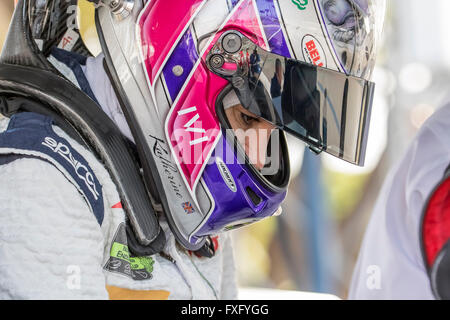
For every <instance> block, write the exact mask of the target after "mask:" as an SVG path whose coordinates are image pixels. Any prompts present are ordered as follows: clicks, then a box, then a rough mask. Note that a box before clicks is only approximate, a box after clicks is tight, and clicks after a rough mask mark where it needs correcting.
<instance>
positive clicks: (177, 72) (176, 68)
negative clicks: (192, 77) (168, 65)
mask: <svg viewBox="0 0 450 320" xmlns="http://www.w3.org/2000/svg"><path fill="white" fill-rule="evenodd" d="M183 72H184V69H183V67H182V66H180V65H176V66H174V67H173V68H172V73H173V74H174V75H176V76H177V77H180V76H181V75H182V74H183Z"/></svg>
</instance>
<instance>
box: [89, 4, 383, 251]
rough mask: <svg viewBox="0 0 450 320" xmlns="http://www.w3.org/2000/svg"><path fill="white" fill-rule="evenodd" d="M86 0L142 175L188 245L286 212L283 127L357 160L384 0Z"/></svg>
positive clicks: (366, 121) (364, 134) (362, 148)
mask: <svg viewBox="0 0 450 320" xmlns="http://www.w3.org/2000/svg"><path fill="white" fill-rule="evenodd" d="M93 2H96V3H97V4H98V6H97V10H96V24H97V31H98V34H99V38H100V43H101V46H102V51H103V53H104V55H105V61H106V67H107V70H108V73H109V75H110V78H111V80H112V83H113V86H114V87H115V90H116V92H117V95H118V97H119V99H120V103H121V105H122V108H123V111H124V114H125V116H126V119H127V122H128V124H129V125H130V129H131V131H132V134H133V137H134V140H135V142H136V146H137V149H138V152H139V155H140V160H141V162H142V167H143V175H144V178H145V181H146V184H147V186H148V188H149V190H150V193H151V196H152V198H153V200H154V203H155V204H157V205H158V206H160V207H161V210H162V211H163V212H164V213H165V216H166V218H167V220H168V222H169V225H170V227H171V230H172V231H173V233H174V234H175V236H176V238H177V240H178V241H179V242H180V244H182V245H183V246H184V247H185V248H187V249H189V250H197V249H199V248H200V247H202V246H203V244H204V242H205V239H206V238H207V237H208V236H209V235H213V234H217V233H219V232H222V231H226V230H230V229H234V228H236V227H239V226H242V225H246V224H249V223H252V222H255V221H259V220H261V219H264V218H267V217H270V216H273V215H276V214H279V213H280V212H281V209H280V204H281V202H282V201H283V200H284V198H285V196H286V191H287V187H288V182H289V175H290V172H289V159H288V152H287V151H288V148H287V143H286V138H285V135H284V132H287V133H289V134H291V135H293V136H294V137H297V138H299V139H301V140H303V141H304V142H306V143H307V144H308V146H309V147H310V148H311V149H312V150H313V151H315V152H317V153H319V152H321V151H325V152H327V153H329V154H332V155H334V156H336V157H339V158H341V159H343V160H345V161H348V162H351V163H354V164H356V165H363V164H364V157H365V149H366V142H367V135H368V128H369V121H370V110H371V107H372V99H373V92H374V84H373V83H372V82H370V77H371V73H372V70H373V67H374V63H375V56H376V49H377V43H378V39H379V35H380V31H381V26H382V22H383V13H384V1H380V0H377V1H374V0H310V1H308V0H292V1H289V0H280V1H277V0H241V1H237V0H208V1H206V0H189V1H175V0H152V1H138V0H134V1H133V0H103V1H98V0H97V1H93ZM235 120H239V121H243V123H244V124H246V125H248V126H247V127H244V128H242V127H240V126H239V125H238V126H236V125H235V124H236V121H235ZM252 124H253V125H252ZM258 125H259V126H258ZM260 127H264V128H265V130H266V132H268V134H267V133H261V132H258V131H256V133H255V132H253V131H254V130H253V131H252V130H249V129H254V128H260ZM252 135H253V137H256V139H252ZM262 138H267V139H266V141H265V142H263V143H261V140H264V139H262ZM255 144H260V146H261V148H258V147H255ZM249 150H258V152H259V153H261V150H262V153H264V154H263V156H262V157H254V156H253V155H251V154H249ZM255 159H256V160H255ZM261 159H262V163H261V161H260V160H261Z"/></svg>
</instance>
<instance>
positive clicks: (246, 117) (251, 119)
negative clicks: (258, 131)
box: [241, 112, 258, 125]
mask: <svg viewBox="0 0 450 320" xmlns="http://www.w3.org/2000/svg"><path fill="white" fill-rule="evenodd" d="M241 118H242V120H243V121H244V122H245V124H248V125H250V124H251V123H252V122H254V121H258V119H257V118H255V117H251V116H249V115H248V114H246V113H243V112H241Z"/></svg>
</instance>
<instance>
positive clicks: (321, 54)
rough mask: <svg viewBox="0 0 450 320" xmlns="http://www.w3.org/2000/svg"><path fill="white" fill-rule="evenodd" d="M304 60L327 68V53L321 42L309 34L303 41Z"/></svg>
mask: <svg viewBox="0 0 450 320" xmlns="http://www.w3.org/2000/svg"><path fill="white" fill-rule="evenodd" d="M302 48H303V58H304V59H305V61H306V62H309V63H311V64H313V65H315V66H318V67H324V68H326V67H327V60H326V56H325V51H324V50H323V47H322V45H321V44H320V42H319V41H318V40H317V39H316V38H314V37H313V36H312V35H310V34H307V35H306V36H304V37H303V40H302Z"/></svg>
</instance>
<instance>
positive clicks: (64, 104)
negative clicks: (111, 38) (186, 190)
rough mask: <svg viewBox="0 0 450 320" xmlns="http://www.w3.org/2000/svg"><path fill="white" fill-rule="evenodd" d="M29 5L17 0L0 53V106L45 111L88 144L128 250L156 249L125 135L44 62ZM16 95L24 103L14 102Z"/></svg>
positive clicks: (155, 231)
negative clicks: (116, 207)
mask: <svg viewBox="0 0 450 320" xmlns="http://www.w3.org/2000/svg"><path fill="white" fill-rule="evenodd" d="M28 6H29V1H24V0H20V1H19V2H18V4H17V7H16V10H15V13H14V17H13V23H12V24H11V27H10V30H9V34H8V37H7V40H6V43H5V46H4V49H3V51H2V55H1V57H0V95H2V96H4V97H7V98H6V99H3V100H2V101H3V104H2V105H3V109H4V110H3V111H4V112H5V113H7V114H8V113H9V114H10V113H14V112H17V111H33V112H38V113H43V114H46V115H50V116H52V118H53V119H54V121H55V123H56V124H57V125H60V126H61V127H62V128H63V129H65V130H67V133H68V134H70V135H72V136H76V137H77V138H76V139H77V140H78V141H84V142H85V143H84V145H88V146H90V149H91V150H92V151H93V152H95V154H96V155H97V157H98V158H99V159H100V160H101V161H102V163H103V164H104V165H105V166H106V168H107V169H108V171H109V173H110V175H111V177H112V179H113V181H114V183H115V184H116V186H117V189H118V192H119V195H120V197H121V200H122V203H123V207H124V210H125V211H126V213H127V217H128V220H129V223H130V225H131V227H132V230H133V232H129V233H128V234H129V236H130V237H132V238H133V237H135V239H131V241H130V244H132V245H130V250H131V251H132V252H133V253H134V254H136V255H139V256H142V255H151V254H155V253H158V252H160V251H161V250H162V249H163V248H164V245H165V235H164V232H163V230H162V229H161V228H160V226H159V222H158V218H157V215H156V212H155V210H154V208H153V206H152V203H151V200H150V196H149V193H148V191H147V189H146V187H145V185H144V182H143V180H142V176H141V173H140V168H139V166H138V164H137V163H138V161H137V159H136V158H135V157H134V155H133V151H132V150H131V149H130V146H129V142H128V140H127V139H126V138H125V137H124V136H123V135H122V134H121V132H120V130H119V129H118V128H117V126H116V125H115V124H114V123H113V121H112V120H111V119H110V118H109V117H108V116H107V115H106V114H105V113H104V112H103V111H102V110H101V109H100V108H99V107H98V106H97V105H96V104H95V103H94V102H93V101H92V100H91V99H90V98H89V97H88V96H87V95H86V94H84V93H83V92H82V91H80V90H79V89H78V88H76V87H75V86H74V85H73V84H72V83H70V82H69V81H68V80H66V79H65V78H63V77H61V76H60V75H58V73H57V71H56V70H54V68H53V67H52V66H51V65H50V64H49V63H48V62H47V60H46V58H45V57H44V56H43V55H42V53H41V52H40V50H39V49H38V48H37V47H36V44H35V42H34V41H33V40H32V39H31V35H30V28H29V21H28V10H29V8H28ZM12 97H16V98H14V99H13V98H12ZM17 97H20V98H17ZM17 99H19V100H17ZM20 99H22V102H23V103H19V104H17V102H19V101H20ZM25 100H29V102H26V101H25ZM13 101H14V102H15V103H11V102H13ZM8 102H9V104H8ZM8 105H9V107H8ZM6 109H7V110H6ZM68 128H69V129H68Z"/></svg>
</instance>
